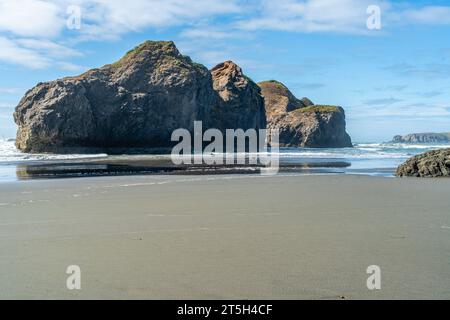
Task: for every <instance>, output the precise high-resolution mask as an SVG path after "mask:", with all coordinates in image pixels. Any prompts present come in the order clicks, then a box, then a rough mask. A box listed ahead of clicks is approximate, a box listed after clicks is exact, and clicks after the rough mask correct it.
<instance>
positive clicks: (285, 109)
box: [259, 80, 353, 148]
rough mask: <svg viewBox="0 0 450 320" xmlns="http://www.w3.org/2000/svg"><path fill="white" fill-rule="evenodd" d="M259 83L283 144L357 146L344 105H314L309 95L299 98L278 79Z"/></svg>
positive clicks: (269, 119)
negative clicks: (348, 126)
mask: <svg viewBox="0 0 450 320" xmlns="http://www.w3.org/2000/svg"><path fill="white" fill-rule="evenodd" d="M259 86H260V87H261V89H262V94H263V96H264V100H265V107H266V115H267V126H268V128H269V129H279V132H280V137H279V143H280V146H281V147H309V148H345V147H352V146H353V145H352V141H351V139H350V136H349V135H348V134H347V132H346V129H345V126H346V123H345V113H344V109H342V108H341V107H338V106H325V105H314V104H313V103H312V101H311V100H309V99H308V98H303V99H301V100H300V99H297V98H296V97H295V96H294V95H293V94H292V93H291V92H290V91H289V89H288V88H287V87H286V86H285V85H283V84H282V83H280V82H278V81H274V80H272V81H264V82H261V83H259Z"/></svg>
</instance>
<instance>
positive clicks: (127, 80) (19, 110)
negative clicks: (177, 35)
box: [14, 41, 351, 153]
mask: <svg viewBox="0 0 450 320" xmlns="http://www.w3.org/2000/svg"><path fill="white" fill-rule="evenodd" d="M261 90H262V91H261ZM261 94H263V95H264V97H265V99H266V101H265V102H264V99H263V96H262V95H261ZM266 112H267V119H266ZM14 119H15V122H16V123H17V125H18V127H19V128H18V132H17V139H16V145H17V147H18V148H19V149H20V150H22V151H25V152H56V153H66V152H77V153H88V152H106V153H134V152H166V151H168V150H170V149H169V148H170V147H172V146H173V145H174V144H175V143H176V142H172V141H171V135H172V132H173V131H174V130H176V129H178V128H185V129H188V130H191V131H192V130H193V123H194V121H202V122H203V129H204V130H206V129H208V128H218V129H221V130H225V129H238V128H239V129H244V130H247V129H250V128H254V129H264V128H266V127H269V128H279V129H280V131H281V132H280V142H281V145H282V146H302V147H350V146H351V140H350V137H349V136H348V134H347V133H346V132H345V115H344V110H343V109H342V108H340V107H334V106H315V105H313V103H312V102H311V101H310V100H309V99H307V98H303V99H302V100H299V99H297V98H295V97H294V95H292V93H290V91H289V90H288V89H287V88H286V87H285V86H284V85H282V84H281V83H278V82H275V81H272V82H265V83H261V84H260V86H258V85H257V84H255V83H254V82H253V81H252V80H251V79H250V78H248V77H246V76H245V75H244V74H243V72H242V69H241V68H240V67H239V66H237V65H236V64H235V63H233V62H232V61H226V62H224V63H221V64H219V65H217V66H216V67H214V68H213V69H212V70H211V71H209V70H208V69H207V68H206V67H204V66H203V65H200V64H198V63H195V62H193V61H192V60H191V59H190V58H189V57H187V56H183V55H182V54H180V52H179V51H178V49H177V48H176V47H175V45H174V43H173V42H164V41H147V42H144V43H143V44H141V45H139V46H137V47H136V48H134V49H133V50H131V51H129V52H128V53H127V54H126V55H125V56H124V57H123V58H122V59H120V60H119V61H117V62H115V63H113V64H109V65H105V66H103V67H101V68H98V69H92V70H89V71H87V72H85V73H83V74H81V75H80V76H76V77H67V78H63V79H59V80H55V81H51V82H46V83H39V84H38V85H36V86H35V87H34V88H33V89H31V90H29V91H28V92H27V93H26V94H25V96H24V97H23V98H22V100H21V101H20V102H19V105H18V106H17V107H16V111H15V113H14Z"/></svg>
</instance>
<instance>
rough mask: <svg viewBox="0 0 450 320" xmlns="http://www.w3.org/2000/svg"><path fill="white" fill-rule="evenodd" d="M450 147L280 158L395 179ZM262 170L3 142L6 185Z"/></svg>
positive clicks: (287, 151)
mask: <svg viewBox="0 0 450 320" xmlns="http://www.w3.org/2000/svg"><path fill="white" fill-rule="evenodd" d="M449 147H450V145H448V144H398V143H357V144H355V147H354V148H342V149H331V148H327V149H313V148H281V149H280V150H279V153H277V156H278V157H279V159H280V172H282V173H297V174H298V173H305V174H323V173H333V174H336V173H342V174H366V175H375V176H393V175H394V172H395V169H396V168H397V167H398V166H399V165H400V164H401V163H402V162H404V161H405V160H406V159H408V158H410V157H412V156H414V155H417V154H420V153H423V152H426V151H429V150H434V149H439V148H449ZM273 155H274V154H272V156H273ZM214 156H215V157H220V156H221V155H214ZM260 168H261V166H253V165H240V166H238V165H215V166H206V165H182V166H175V165H174V164H173V163H172V162H171V159H170V156H169V155H114V156H108V155H106V154H94V155H81V154H64V155H58V154H25V153H22V152H20V151H19V150H17V149H16V148H15V146H14V141H13V140H0V182H1V181H16V180H24V179H33V178H61V177H86V176H104V175H139V174H185V175H202V174H203V175H204V174H208V175H210V174H257V173H259V172H260V170H259V169H260Z"/></svg>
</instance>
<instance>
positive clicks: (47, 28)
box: [0, 0, 64, 38]
mask: <svg viewBox="0 0 450 320" xmlns="http://www.w3.org/2000/svg"><path fill="white" fill-rule="evenodd" d="M60 14H61V12H60V7H59V6H58V5H57V4H56V3H52V2H49V1H41V0H2V1H1V2H0V31H6V32H10V33H12V34H16V35H19V36H27V37H29V36H31V37H38V38H47V37H54V36H56V35H58V34H59V32H60V31H61V29H62V28H63V26H64V19H63V18H62V17H61V15H60Z"/></svg>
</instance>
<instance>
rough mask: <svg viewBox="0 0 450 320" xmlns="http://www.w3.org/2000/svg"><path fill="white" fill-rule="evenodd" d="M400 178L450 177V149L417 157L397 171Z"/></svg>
mask: <svg viewBox="0 0 450 320" xmlns="http://www.w3.org/2000/svg"><path fill="white" fill-rule="evenodd" d="M396 174H397V176H398V177H430V178H433V177H450V149H441V150H435V151H430V152H427V153H424V154H420V155H417V156H415V157H413V158H411V159H409V160H408V161H406V162H405V163H404V164H402V165H401V166H400V167H398V169H397V173H396Z"/></svg>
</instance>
